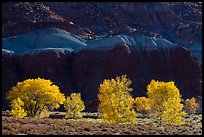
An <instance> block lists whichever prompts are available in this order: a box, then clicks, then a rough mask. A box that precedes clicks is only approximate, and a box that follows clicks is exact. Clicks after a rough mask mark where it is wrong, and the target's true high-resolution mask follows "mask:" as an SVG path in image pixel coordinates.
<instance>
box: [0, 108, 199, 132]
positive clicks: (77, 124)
mask: <svg viewBox="0 0 204 137" xmlns="http://www.w3.org/2000/svg"><path fill="white" fill-rule="evenodd" d="M64 115H65V114H64V113H62V112H58V113H56V112H53V113H51V115H50V117H49V118H28V117H25V118H22V119H16V118H14V117H12V116H10V115H8V113H5V112H2V134H3V135H17V134H18V135H24V134H26V135H163V134H165V135H202V115H188V116H186V119H185V121H186V124H184V125H181V126H175V125H168V124H166V125H162V126H161V125H159V124H158V123H156V122H155V121H153V120H152V119H151V118H146V119H145V118H142V117H138V122H137V123H136V124H106V123H103V121H102V120H101V119H99V118H98V115H97V113H84V117H83V118H82V119H77V120H75V119H64Z"/></svg>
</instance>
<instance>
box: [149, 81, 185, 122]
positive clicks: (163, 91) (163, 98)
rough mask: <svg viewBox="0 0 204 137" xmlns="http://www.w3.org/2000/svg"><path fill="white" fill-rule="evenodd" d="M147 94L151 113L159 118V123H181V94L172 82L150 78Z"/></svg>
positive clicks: (182, 113)
mask: <svg viewBox="0 0 204 137" xmlns="http://www.w3.org/2000/svg"><path fill="white" fill-rule="evenodd" d="M147 96H148V97H149V98H150V100H151V114H153V115H154V116H156V117H157V118H159V122H160V123H163V122H164V123H172V124H178V125H181V124H183V116H185V115H186V113H185V112H184V111H182V108H183V104H181V95H180V91H179V89H178V88H177V87H176V86H175V85H174V82H172V81H170V82H159V81H155V80H152V81H151V82H150V84H149V85H148V86H147Z"/></svg>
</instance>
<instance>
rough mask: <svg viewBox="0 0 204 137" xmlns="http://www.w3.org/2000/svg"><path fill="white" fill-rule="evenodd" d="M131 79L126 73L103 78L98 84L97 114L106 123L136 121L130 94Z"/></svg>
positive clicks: (132, 99)
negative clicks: (112, 77) (113, 77)
mask: <svg viewBox="0 0 204 137" xmlns="http://www.w3.org/2000/svg"><path fill="white" fill-rule="evenodd" d="M131 83H132V82H131V80H129V79H127V75H122V76H121V77H118V76H117V77H116V79H105V80H104V81H103V82H102V83H101V84H100V86H99V93H98V98H99V101H100V102H99V107H98V112H99V116H100V117H101V118H102V119H103V120H104V121H105V122H108V123H124V122H136V112H135V111H134V109H133V104H134V98H133V97H132V96H131V95H130V92H131V91H132V90H133V89H132V88H130V87H129V86H130V84H131Z"/></svg>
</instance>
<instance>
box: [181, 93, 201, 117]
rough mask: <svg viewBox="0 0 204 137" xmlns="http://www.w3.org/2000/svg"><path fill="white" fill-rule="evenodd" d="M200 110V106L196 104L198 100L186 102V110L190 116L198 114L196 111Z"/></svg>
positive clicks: (193, 99)
mask: <svg viewBox="0 0 204 137" xmlns="http://www.w3.org/2000/svg"><path fill="white" fill-rule="evenodd" d="M198 108H199V104H198V103H196V99H195V98H194V97H193V98H191V99H186V100H185V105H184V109H185V110H186V112H187V113H188V114H194V113H196V110H197V109H198Z"/></svg>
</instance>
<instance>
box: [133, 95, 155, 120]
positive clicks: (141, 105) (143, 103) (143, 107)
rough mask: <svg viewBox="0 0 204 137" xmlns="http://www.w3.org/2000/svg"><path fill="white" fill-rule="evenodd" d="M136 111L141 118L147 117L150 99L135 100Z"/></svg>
mask: <svg viewBox="0 0 204 137" xmlns="http://www.w3.org/2000/svg"><path fill="white" fill-rule="evenodd" d="M135 105H136V110H137V111H138V112H139V113H141V114H142V115H143V116H147V115H148V113H149V112H150V110H151V107H150V99H149V98H146V97H137V98H135Z"/></svg>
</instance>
